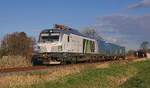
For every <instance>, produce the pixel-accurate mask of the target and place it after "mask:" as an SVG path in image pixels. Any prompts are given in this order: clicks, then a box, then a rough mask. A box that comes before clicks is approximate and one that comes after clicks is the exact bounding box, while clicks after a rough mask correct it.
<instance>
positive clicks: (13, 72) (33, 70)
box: [0, 61, 104, 77]
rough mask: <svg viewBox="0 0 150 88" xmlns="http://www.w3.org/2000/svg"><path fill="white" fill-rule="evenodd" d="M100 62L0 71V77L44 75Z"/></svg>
mask: <svg viewBox="0 0 150 88" xmlns="http://www.w3.org/2000/svg"><path fill="white" fill-rule="evenodd" d="M103 62H104V61H102V62H92V63H78V64H67V65H52V66H31V67H21V68H8V69H0V77H4V76H10V75H19V74H23V75H25V74H29V73H30V74H32V73H44V72H47V71H57V70H60V69H67V68H71V67H73V66H79V67H80V66H90V65H96V64H102V63H103Z"/></svg>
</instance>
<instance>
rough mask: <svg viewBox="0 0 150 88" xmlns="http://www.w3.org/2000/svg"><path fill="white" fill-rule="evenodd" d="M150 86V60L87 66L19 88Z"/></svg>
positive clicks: (142, 87) (148, 87) (129, 87)
mask: <svg viewBox="0 0 150 88" xmlns="http://www.w3.org/2000/svg"><path fill="white" fill-rule="evenodd" d="M20 87H21V88H150V61H141V62H135V63H131V64H127V65H123V66H112V67H109V68H104V69H100V68H96V67H95V68H94V67H92V68H85V69H83V70H82V71H81V72H80V73H76V74H71V75H68V76H65V77H62V78H60V79H58V80H54V81H51V82H43V83H39V84H33V85H26V86H18V88H20Z"/></svg>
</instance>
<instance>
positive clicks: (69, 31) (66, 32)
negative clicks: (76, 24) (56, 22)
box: [41, 28, 94, 39]
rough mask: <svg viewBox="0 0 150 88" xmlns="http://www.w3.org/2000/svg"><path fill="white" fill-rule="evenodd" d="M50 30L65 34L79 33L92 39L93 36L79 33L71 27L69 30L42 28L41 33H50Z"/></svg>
mask: <svg viewBox="0 0 150 88" xmlns="http://www.w3.org/2000/svg"><path fill="white" fill-rule="evenodd" d="M50 31H52V32H63V33H65V34H75V35H79V36H82V37H86V38H90V39H94V37H91V36H87V35H85V34H82V33H80V32H79V31H77V30H75V29H71V30H61V29H57V28H53V29H45V30H43V31H42V32H41V33H50Z"/></svg>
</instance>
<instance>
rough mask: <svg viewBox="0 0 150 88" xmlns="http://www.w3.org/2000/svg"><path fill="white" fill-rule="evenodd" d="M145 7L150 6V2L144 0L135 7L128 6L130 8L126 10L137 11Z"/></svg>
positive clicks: (149, 0)
mask: <svg viewBox="0 0 150 88" xmlns="http://www.w3.org/2000/svg"><path fill="white" fill-rule="evenodd" d="M145 6H150V0H143V1H141V2H139V3H136V4H134V5H131V6H128V8H127V9H126V10H131V9H135V8H141V7H145Z"/></svg>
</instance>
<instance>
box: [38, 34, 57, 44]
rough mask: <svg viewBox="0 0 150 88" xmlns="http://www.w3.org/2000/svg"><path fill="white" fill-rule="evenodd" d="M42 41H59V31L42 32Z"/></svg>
mask: <svg viewBox="0 0 150 88" xmlns="http://www.w3.org/2000/svg"><path fill="white" fill-rule="evenodd" d="M39 41H40V42H54V41H59V33H51V34H41V35H40V40H39Z"/></svg>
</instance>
